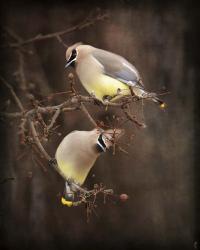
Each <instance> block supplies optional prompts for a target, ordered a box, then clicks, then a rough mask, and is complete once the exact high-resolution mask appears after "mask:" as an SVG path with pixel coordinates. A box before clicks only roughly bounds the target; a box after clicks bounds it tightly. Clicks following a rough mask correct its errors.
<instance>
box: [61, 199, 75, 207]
mask: <svg viewBox="0 0 200 250" xmlns="http://www.w3.org/2000/svg"><path fill="white" fill-rule="evenodd" d="M61 203H62V204H63V205H65V206H68V207H71V206H72V205H73V202H72V201H67V200H65V198H64V197H62V198H61Z"/></svg>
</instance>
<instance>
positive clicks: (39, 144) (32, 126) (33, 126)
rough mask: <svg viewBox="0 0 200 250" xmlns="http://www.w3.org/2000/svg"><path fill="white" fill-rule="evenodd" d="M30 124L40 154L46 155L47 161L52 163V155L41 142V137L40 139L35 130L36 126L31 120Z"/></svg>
mask: <svg viewBox="0 0 200 250" xmlns="http://www.w3.org/2000/svg"><path fill="white" fill-rule="evenodd" d="M29 124H30V129H31V132H32V135H33V139H34V141H35V143H36V145H37V147H38V148H39V150H40V152H41V153H42V154H43V155H44V157H45V159H46V160H47V161H50V160H51V157H50V155H49V154H48V153H47V152H46V150H45V149H44V147H43V146H42V144H41V142H40V140H39V137H38V134H37V131H36V129H35V125H34V122H33V121H32V120H31V119H29Z"/></svg>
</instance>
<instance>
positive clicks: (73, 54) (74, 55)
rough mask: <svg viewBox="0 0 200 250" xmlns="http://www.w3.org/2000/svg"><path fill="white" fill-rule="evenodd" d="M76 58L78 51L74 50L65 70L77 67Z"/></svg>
mask: <svg viewBox="0 0 200 250" xmlns="http://www.w3.org/2000/svg"><path fill="white" fill-rule="evenodd" d="M76 57H77V51H76V50H75V49H73V50H72V53H71V56H70V58H69V59H68V60H67V64H66V65H65V68H67V67H68V66H72V67H75V61H76Z"/></svg>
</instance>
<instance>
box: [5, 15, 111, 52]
mask: <svg viewBox="0 0 200 250" xmlns="http://www.w3.org/2000/svg"><path fill="white" fill-rule="evenodd" d="M106 18H108V14H107V13H104V14H98V15H97V16H95V17H93V18H89V19H88V18H86V19H85V21H83V22H81V23H79V24H77V25H75V26H73V27H70V28H68V29H65V30H61V31H58V32H53V33H50V34H46V35H42V34H39V35H36V36H35V37H32V38H30V39H28V40H25V41H20V42H17V43H11V44H9V45H8V46H7V47H10V48H17V47H20V46H23V45H26V44H30V43H33V42H36V41H41V40H46V39H50V38H56V39H58V37H60V36H62V35H64V34H69V33H71V32H73V31H76V30H81V29H84V28H87V27H89V26H91V25H93V24H94V23H95V22H97V21H101V20H104V19H106ZM59 39H60V38H59ZM65 45H66V44H65Z"/></svg>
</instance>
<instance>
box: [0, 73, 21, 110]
mask: <svg viewBox="0 0 200 250" xmlns="http://www.w3.org/2000/svg"><path fill="white" fill-rule="evenodd" d="M0 79H1V81H2V82H3V84H4V85H5V86H6V87H7V88H8V89H9V90H10V92H11V94H12V96H13V98H14V100H15V102H16V104H17V106H18V107H19V109H20V110H21V111H22V112H24V107H23V105H22V103H21V101H20V99H19V98H18V96H17V95H16V94H15V91H14V90H13V87H12V86H11V85H10V84H9V83H8V82H7V81H6V80H5V79H4V78H3V77H2V76H0Z"/></svg>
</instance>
